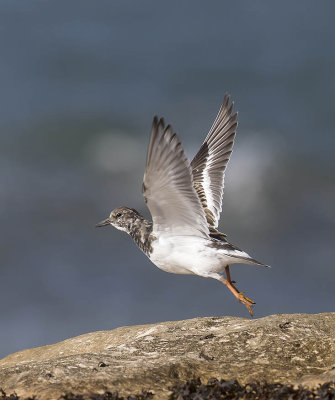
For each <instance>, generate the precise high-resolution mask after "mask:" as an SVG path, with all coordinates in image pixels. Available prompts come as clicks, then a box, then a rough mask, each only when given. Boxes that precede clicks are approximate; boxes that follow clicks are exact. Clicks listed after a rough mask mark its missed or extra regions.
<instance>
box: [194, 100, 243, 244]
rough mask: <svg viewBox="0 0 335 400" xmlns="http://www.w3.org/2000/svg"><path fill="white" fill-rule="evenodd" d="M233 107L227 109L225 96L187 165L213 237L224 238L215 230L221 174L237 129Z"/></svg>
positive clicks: (218, 208)
mask: <svg viewBox="0 0 335 400" xmlns="http://www.w3.org/2000/svg"><path fill="white" fill-rule="evenodd" d="M233 106H234V103H231V104H230V105H229V96H228V95H225V97H224V100H223V104H222V106H221V108H220V111H219V113H218V115H217V117H216V119H215V121H214V123H213V126H212V127H211V129H210V131H209V133H208V135H207V137H206V139H205V141H204V143H203V144H202V146H201V148H200V150H199V151H198V153H197V154H196V156H195V157H194V159H193V161H192V162H191V168H192V174H193V182H194V188H195V190H196V191H197V193H198V196H199V199H200V201H201V204H202V206H203V208H204V210H205V214H206V219H207V222H208V225H209V229H210V231H211V233H212V234H214V237H215V235H219V236H220V235H222V236H225V235H224V234H221V233H219V232H218V231H217V230H216V228H217V226H218V223H219V219H220V213H221V210H222V197H223V189H224V175H225V170H226V167H227V164H228V161H229V158H230V155H231V153H232V148H233V145H234V138H235V133H236V128H237V113H234V114H233ZM218 238H220V237H218Z"/></svg>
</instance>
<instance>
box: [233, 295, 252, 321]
mask: <svg viewBox="0 0 335 400" xmlns="http://www.w3.org/2000/svg"><path fill="white" fill-rule="evenodd" d="M236 298H237V300H238V301H240V302H241V303H242V304H244V305H245V306H246V307H247V309H248V310H249V313H250V315H251V316H252V317H253V315H254V312H253V310H252V307H253V306H254V305H255V304H256V303H255V302H254V301H252V300H251V299H249V298H248V297H246V296H244V294H243V292H238V294H237V296H236Z"/></svg>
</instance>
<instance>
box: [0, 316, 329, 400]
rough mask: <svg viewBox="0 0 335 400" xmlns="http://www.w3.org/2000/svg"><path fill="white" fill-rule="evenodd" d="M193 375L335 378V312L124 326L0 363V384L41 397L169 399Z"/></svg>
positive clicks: (306, 381) (304, 381) (313, 382)
mask: <svg viewBox="0 0 335 400" xmlns="http://www.w3.org/2000/svg"><path fill="white" fill-rule="evenodd" d="M193 378H200V379H201V380H202V382H207V380H209V379H210V378H217V379H225V380H231V379H236V380H238V381H239V383H240V384H243V383H247V382H253V381H262V382H267V384H271V383H275V382H280V383H281V384H285V385H288V384H293V385H297V384H300V385H303V386H304V387H306V388H315V387H317V386H318V385H319V384H323V383H326V382H330V381H335V313H327V314H316V315H313V314H287V315H285V314H283V315H272V316H269V317H265V318H259V319H254V320H251V319H243V318H233V317H211V318H195V319H190V320H185V321H176V322H163V323H157V324H152V325H141V326H129V327H128V326H126V327H122V328H118V329H114V330H112V331H101V332H93V333H88V334H85V335H81V336H78V337H75V338H72V339H68V340H65V341H63V342H60V343H56V344H53V345H50V346H43V347H38V348H34V349H29V350H24V351H20V352H18V353H15V354H11V355H9V356H7V357H5V358H4V359H2V360H0V389H2V390H3V391H5V392H6V393H13V392H15V393H16V394H17V395H18V396H19V397H21V398H27V397H33V396H35V398H36V399H38V400H52V399H59V398H60V397H61V396H64V395H65V394H69V393H73V394H81V395H85V394H92V393H95V394H99V393H105V392H106V391H109V392H115V391H118V392H119V394H120V396H121V395H122V396H127V395H129V394H134V393H142V390H145V391H150V392H152V393H153V394H154V395H155V396H154V398H157V399H167V398H168V397H169V394H170V390H169V388H171V387H172V386H175V385H178V384H179V385H180V383H181V382H185V381H187V380H190V379H193ZM0 394H1V392H0ZM84 397H85V396H84Z"/></svg>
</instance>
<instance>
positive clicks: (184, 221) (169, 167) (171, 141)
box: [142, 117, 209, 237]
mask: <svg viewBox="0 0 335 400" xmlns="http://www.w3.org/2000/svg"><path fill="white" fill-rule="evenodd" d="M142 191H143V196H144V199H145V201H146V203H147V206H148V208H149V210H150V212H151V215H152V220H153V233H155V232H159V233H160V234H164V233H166V234H167V235H170V234H173V235H195V236H202V237H208V235H209V229H208V224H207V221H206V216H205V213H204V210H203V208H202V206H201V203H200V200H199V197H198V195H197V193H196V191H195V189H194V186H193V180H192V171H191V167H190V164H189V161H188V159H187V158H186V156H185V153H184V150H183V148H182V145H181V143H180V141H179V139H178V136H177V134H176V133H173V132H172V128H171V126H170V125H168V126H167V127H166V128H165V126H164V120H163V119H160V120H159V121H158V118H157V117H155V118H154V121H153V124H152V130H151V136H150V141H149V147H148V154H147V162H146V170H145V174H144V179H143V188H142Z"/></svg>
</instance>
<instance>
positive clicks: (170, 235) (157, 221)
mask: <svg viewBox="0 0 335 400" xmlns="http://www.w3.org/2000/svg"><path fill="white" fill-rule="evenodd" d="M233 107H234V102H231V101H230V96H229V95H228V94H226V95H225V96H224V99H223V103H222V105H221V107H220V110H219V112H218V114H217V116H216V119H215V120H214V123H213V125H212V127H211V128H210V130H209V133H208V135H207V136H206V138H205V141H204V142H203V144H202V146H201V147H200V149H199V151H198V153H197V154H196V155H195V157H194V158H193V160H192V161H191V162H189V160H188V158H187V157H186V155H185V153H184V150H183V146H182V143H181V141H180V140H179V137H178V135H177V133H174V131H173V129H172V126H171V125H167V126H165V122H164V119H163V118H160V119H159V118H158V117H157V116H155V117H154V119H153V123H152V128H151V134H150V139H149V145H148V151H147V158H146V168H145V173H144V178H143V184H142V193H143V196H144V200H145V203H146V205H147V207H148V209H149V211H150V213H151V217H152V221H149V220H147V219H146V218H144V217H143V216H142V215H141V214H140V213H139V212H138V211H136V210H135V209H134V208H129V207H125V206H122V207H118V208H115V209H114V210H112V211H111V213H110V215H109V217H108V218H107V219H105V220H103V221H101V222H99V223H98V224H97V225H96V227H103V226H113V227H115V228H116V229H119V230H120V231H123V232H126V233H128V234H129V235H130V236H131V237H132V238H133V240H134V241H135V243H136V244H137V246H138V247H139V248H140V249H141V250H142V251H143V252H144V253H145V254H146V255H147V256H148V258H149V259H150V260H151V261H152V263H153V264H155V265H156V266H157V267H158V268H160V269H161V270H163V271H166V272H170V273H174V274H193V275H199V276H201V277H204V278H213V279H216V280H219V281H220V282H222V283H223V284H224V285H225V286H226V287H227V288H228V289H229V290H230V291H231V293H232V294H233V295H234V296H235V297H236V299H237V300H238V301H240V302H241V303H242V304H243V305H244V306H246V308H247V309H248V311H249V313H250V315H251V317H252V316H253V306H254V305H255V304H256V303H255V302H254V301H253V300H251V299H249V298H248V297H246V296H245V295H244V292H240V291H239V290H238V289H237V287H236V286H235V283H236V282H235V281H233V280H232V279H231V276H230V268H229V267H230V265H231V264H235V263H242V264H254V265H260V266H265V267H268V265H266V264H263V263H261V262H259V261H257V260H255V259H254V258H252V257H251V256H250V255H249V254H247V253H246V252H245V251H243V250H241V249H240V248H238V247H237V246H235V245H233V244H231V243H229V242H228V240H227V235H226V234H225V233H222V232H220V231H219V230H218V224H219V219H220V214H221V211H222V199H223V191H224V178H225V171H226V167H227V164H228V162H229V159H230V156H231V154H232V150H233V145H234V140H235V135H236V129H237V117H238V113H237V112H233ZM224 273H225V276H224Z"/></svg>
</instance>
